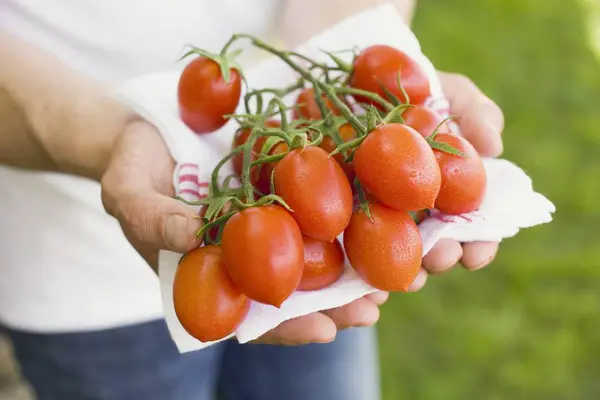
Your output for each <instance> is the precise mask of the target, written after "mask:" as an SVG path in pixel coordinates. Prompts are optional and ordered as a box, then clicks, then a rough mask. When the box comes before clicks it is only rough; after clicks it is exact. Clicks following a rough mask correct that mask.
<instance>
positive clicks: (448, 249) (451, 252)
mask: <svg viewBox="0 0 600 400" xmlns="http://www.w3.org/2000/svg"><path fill="white" fill-rule="evenodd" d="M462 256H463V249H462V246H461V245H460V243H458V242H457V241H456V240H451V239H442V240H440V241H439V242H437V243H436V244H435V246H433V248H432V249H431V250H430V251H429V253H427V255H426V256H425V257H423V268H425V269H426V270H427V272H429V273H431V274H441V273H443V272H446V271H448V270H449V269H450V268H452V267H453V266H454V265H456V263H457V262H458V260H460V259H461V257H462Z"/></svg>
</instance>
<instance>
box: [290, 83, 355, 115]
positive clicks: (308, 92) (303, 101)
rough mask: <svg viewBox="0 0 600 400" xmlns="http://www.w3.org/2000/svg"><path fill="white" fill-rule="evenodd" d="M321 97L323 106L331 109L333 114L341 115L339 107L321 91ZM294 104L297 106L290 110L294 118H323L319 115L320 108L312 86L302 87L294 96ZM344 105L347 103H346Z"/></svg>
mask: <svg viewBox="0 0 600 400" xmlns="http://www.w3.org/2000/svg"><path fill="white" fill-rule="evenodd" d="M322 97H323V100H324V102H325V107H326V108H327V109H328V110H329V111H331V113H332V114H333V115H342V113H341V112H340V110H339V108H338V107H337V106H336V105H335V104H334V103H333V101H331V99H330V98H329V97H328V96H327V95H326V94H324V93H323V94H322ZM344 103H345V102H344ZM296 105H297V107H296V108H294V109H293V111H292V115H293V117H294V119H300V118H304V119H309V120H318V119H323V116H322V115H321V110H320V109H319V105H318V104H317V101H316V100H315V90H314V89H313V88H307V89H303V90H302V91H301V92H300V94H299V95H298V97H297V98H296ZM346 105H348V104H347V103H346Z"/></svg>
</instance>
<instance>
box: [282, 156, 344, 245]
mask: <svg viewBox="0 0 600 400" xmlns="http://www.w3.org/2000/svg"><path fill="white" fill-rule="evenodd" d="M274 181H275V193H276V194H277V195H278V196H280V197H281V198H282V199H283V200H284V201H285V202H286V203H287V204H288V205H289V206H290V208H291V209H292V210H293V211H294V212H293V214H292V215H293V217H294V219H295V220H296V222H297V223H298V226H300V230H301V231H302V233H303V234H304V235H306V236H309V237H312V238H314V239H319V240H325V241H328V242H331V241H333V240H334V239H335V238H336V237H337V236H339V235H340V234H341V233H342V232H343V231H344V228H346V226H347V225H348V222H349V221H350V217H351V216H352V188H351V187H350V183H349V182H348V178H346V175H345V174H344V170H343V169H342V167H340V165H339V164H338V163H337V162H336V161H335V160H334V159H332V158H329V154H328V153H327V152H326V151H325V150H323V149H322V148H320V147H316V146H308V147H306V148H304V149H301V148H300V149H294V150H292V151H290V152H289V153H288V154H287V155H286V156H285V157H284V158H283V159H282V160H281V161H279V162H278V163H277V165H276V166H275V177H274Z"/></svg>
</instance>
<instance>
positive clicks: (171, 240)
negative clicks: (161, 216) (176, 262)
mask: <svg viewBox="0 0 600 400" xmlns="http://www.w3.org/2000/svg"><path fill="white" fill-rule="evenodd" d="M165 239H166V241H167V244H168V245H169V246H170V247H171V249H173V250H176V251H180V252H184V251H187V244H188V232H187V218H185V217H184V216H183V215H179V214H171V215H169V217H168V218H167V222H166V224H165Z"/></svg>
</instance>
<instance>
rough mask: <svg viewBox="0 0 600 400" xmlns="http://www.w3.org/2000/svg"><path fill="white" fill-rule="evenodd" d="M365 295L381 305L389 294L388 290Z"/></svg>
mask: <svg viewBox="0 0 600 400" xmlns="http://www.w3.org/2000/svg"><path fill="white" fill-rule="evenodd" d="M365 297H366V298H367V299H369V300H371V301H372V302H373V303H375V304H377V305H378V306H381V305H383V304H384V303H385V302H386V301H387V299H388V298H389V297H390V294H389V293H388V292H375V293H371V294H368V295H366V296H365Z"/></svg>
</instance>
